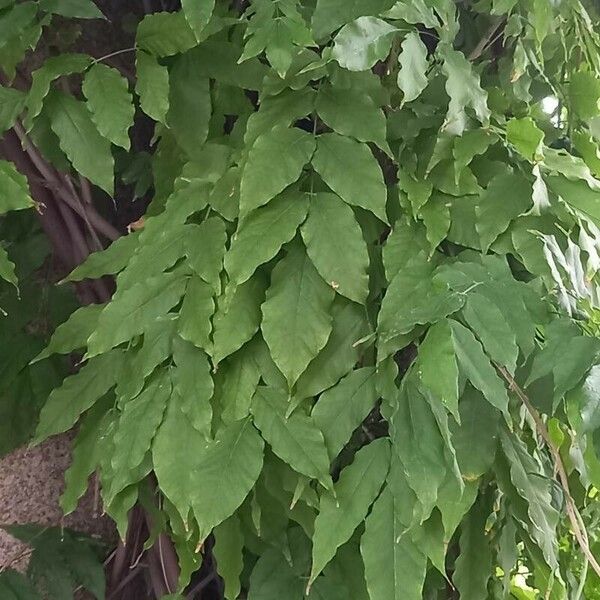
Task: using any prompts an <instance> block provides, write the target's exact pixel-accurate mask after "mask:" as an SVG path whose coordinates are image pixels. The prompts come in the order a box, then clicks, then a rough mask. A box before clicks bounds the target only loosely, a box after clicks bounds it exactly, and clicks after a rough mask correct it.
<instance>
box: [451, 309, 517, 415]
mask: <svg viewBox="0 0 600 600" xmlns="http://www.w3.org/2000/svg"><path fill="white" fill-rule="evenodd" d="M450 327H451V329H452V338H453V341H454V350H455V352H456V357H457V358H458V363H459V365H460V370H461V371H462V372H463V374H464V375H465V376H466V377H467V379H468V380H469V381H470V382H471V383H472V384H473V386H474V387H475V388H477V389H478V390H479V391H480V392H481V393H482V394H483V395H484V396H485V398H486V400H487V401H488V402H489V403H490V404H491V405H492V406H495V407H496V408H497V409H498V410H500V411H501V412H502V413H504V415H508V394H507V392H506V386H505V385H504V383H503V381H502V380H501V379H500V377H499V376H498V374H497V373H496V370H495V369H494V367H493V366H492V364H491V363H490V359H489V358H488V357H487V356H486V355H485V353H484V351H483V348H482V347H481V344H480V343H479V341H478V340H477V339H476V338H475V336H474V335H473V332H472V331H471V330H470V329H467V328H466V327H465V326H464V325H461V324H460V323H459V322H458V321H453V320H450Z"/></svg>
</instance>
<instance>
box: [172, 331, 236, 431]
mask: <svg viewBox="0 0 600 600" xmlns="http://www.w3.org/2000/svg"><path fill="white" fill-rule="evenodd" d="M173 361H174V363H175V365H176V366H177V368H176V369H174V370H173V375H172V379H173V391H174V392H175V393H177V394H179V396H180V398H181V402H180V407H181V410H182V411H183V412H184V413H185V414H186V415H187V416H188V418H189V421H190V423H191V424H192V426H193V427H194V429H196V431H199V432H200V433H201V434H203V435H204V437H205V438H206V439H209V438H210V435H211V425H212V406H211V403H210V399H211V397H212V395H213V391H214V383H213V379H212V377H211V374H210V364H209V361H208V356H207V355H206V353H204V352H203V351H202V350H199V349H198V348H196V347H195V346H193V345H192V344H189V343H186V342H184V341H182V340H180V339H177V338H176V339H175V340H174V341H173ZM243 416H246V415H243Z"/></svg>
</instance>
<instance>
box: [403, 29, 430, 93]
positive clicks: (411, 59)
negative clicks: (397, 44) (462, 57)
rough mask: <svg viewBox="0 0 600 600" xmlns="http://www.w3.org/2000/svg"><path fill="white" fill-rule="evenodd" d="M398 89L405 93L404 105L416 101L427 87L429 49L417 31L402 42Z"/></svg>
mask: <svg viewBox="0 0 600 600" xmlns="http://www.w3.org/2000/svg"><path fill="white" fill-rule="evenodd" d="M398 62H399V63H400V71H399V72H398V87H399V88H400V89H401V90H402V92H403V93H404V97H403V98H402V103H403V104H405V103H406V102H412V101H413V100H416V99H417V98H418V97H419V96H420V95H421V92H422V91H423V90H424V89H425V88H426V87H427V83H428V79H427V70H428V69H429V63H428V62H427V48H426V47H425V44H424V43H423V42H422V41H421V37H420V36H419V34H418V33H417V32H416V31H413V32H411V33H409V34H408V35H407V36H406V37H405V38H404V41H403V42H402V52H401V54H400V57H399V58H398Z"/></svg>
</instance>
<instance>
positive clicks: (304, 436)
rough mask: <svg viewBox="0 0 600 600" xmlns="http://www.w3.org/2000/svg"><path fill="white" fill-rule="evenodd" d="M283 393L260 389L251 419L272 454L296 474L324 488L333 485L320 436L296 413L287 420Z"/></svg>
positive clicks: (313, 424)
mask: <svg viewBox="0 0 600 600" xmlns="http://www.w3.org/2000/svg"><path fill="white" fill-rule="evenodd" d="M287 409H288V398H287V395H286V394H285V392H283V391H281V390H276V389H273V388H266V387H259V388H258V390H257V391H256V394H255V395H254V398H253V400H252V408H251V410H252V415H253V417H254V422H255V423H256V426H257V427H258V428H259V430H260V432H261V434H262V436H263V437H264V438H265V440H267V442H268V443H269V445H270V446H271V448H272V449H273V452H274V453H275V454H276V455H277V456H279V458H281V459H282V460H283V461H285V462H286V463H287V464H289V465H290V466H291V467H292V468H293V469H294V470H295V471H297V472H298V473H301V474H302V475H306V477H309V478H311V479H317V480H318V481H319V482H320V483H321V484H322V485H323V486H324V487H325V488H327V489H331V488H332V487H333V484H332V482H331V477H330V475H329V459H328V457H327V450H326V449H325V441H324V439H323V434H322V433H321V431H320V430H319V428H318V427H317V426H316V424H315V422H314V421H313V419H312V418H311V417H307V416H304V415H301V414H300V413H299V412H298V411H296V412H294V413H292V414H291V415H289V416H287V415H286V412H287Z"/></svg>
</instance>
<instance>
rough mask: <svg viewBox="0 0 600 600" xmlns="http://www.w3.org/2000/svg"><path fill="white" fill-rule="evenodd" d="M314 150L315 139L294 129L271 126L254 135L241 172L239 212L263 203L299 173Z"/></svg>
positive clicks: (249, 209) (293, 179)
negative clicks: (254, 138)
mask: <svg viewBox="0 0 600 600" xmlns="http://www.w3.org/2000/svg"><path fill="white" fill-rule="evenodd" d="M314 151H315V140H314V138H313V136H311V135H310V134H309V133H307V132H305V131H302V130H300V129H297V128H287V127H275V128H274V129H273V130H271V131H268V132H266V133H264V134H263V135H261V136H260V137H258V138H257V140H256V141H255V142H254V145H253V146H252V148H250V151H249V153H248V159H247V160H246V164H245V166H244V171H243V173H242V182H241V188H240V212H241V213H242V214H243V215H247V214H248V213H250V212H251V211H252V210H254V209H256V208H258V207H260V206H263V205H264V204H266V203H267V202H269V200H271V199H272V198H274V197H275V196H276V195H277V194H279V193H280V192H282V191H283V190H284V189H285V188H286V187H287V186H288V185H290V184H292V183H294V182H295V181H296V180H297V179H298V178H299V177H300V174H301V173H302V169H303V168H304V165H306V163H308V162H309V161H310V159H311V157H312V155H313V153H314Z"/></svg>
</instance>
